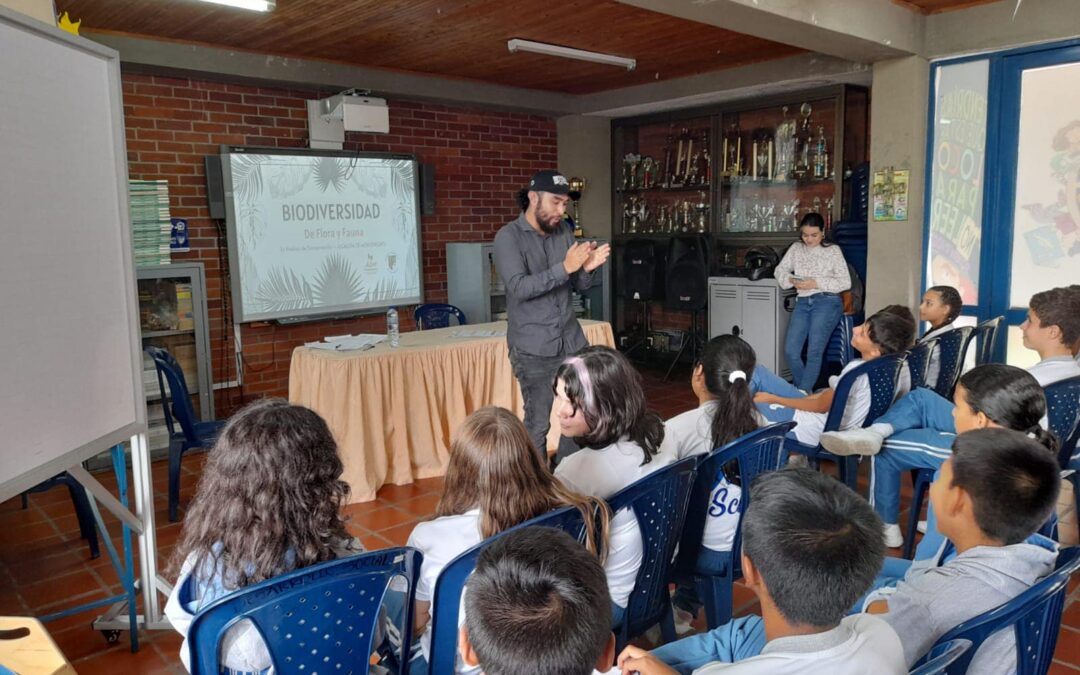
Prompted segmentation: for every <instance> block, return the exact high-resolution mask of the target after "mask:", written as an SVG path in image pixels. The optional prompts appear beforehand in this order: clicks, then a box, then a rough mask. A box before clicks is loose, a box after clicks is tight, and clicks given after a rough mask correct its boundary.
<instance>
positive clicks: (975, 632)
mask: <svg viewBox="0 0 1080 675" xmlns="http://www.w3.org/2000/svg"><path fill="white" fill-rule="evenodd" d="M1078 568H1080V547H1076V546H1073V547H1071V548H1066V549H1062V550H1060V551H1059V552H1058V557H1057V566H1056V569H1055V570H1054V571H1053V572H1052V573H1050V574H1049V575H1047V576H1046V577H1045V578H1043V579H1042V580H1041V581H1039V582H1038V583H1036V584H1035V585H1034V586H1032V587H1031V588H1029V589H1027V590H1026V591H1024V592H1023V593H1021V594H1020V595H1018V596H1016V597H1015V598H1013V599H1012V600H1010V601H1009V602H1006V603H1005V604H1003V605H1001V606H999V607H997V608H995V609H992V610H990V611H989V612H986V613H984V614H981V615H979V616H977V617H975V618H974V619H970V620H968V621H965V622H964V623H962V624H960V625H959V626H957V627H956V628H954V629H952V630H951V631H949V632H948V633H946V634H945V635H943V636H942V637H941V639H939V640H938V641H937V644H939V645H940V644H941V643H943V642H947V641H949V640H955V639H958V638H960V639H964V640H970V641H971V644H972V648H971V649H970V650H968V651H967V652H965V653H964V654H962V655H961V656H960V658H959V659H957V660H956V661H955V662H954V663H953V664H952V665H951V666H949V668H948V669H947V670H946V672H948V673H965V672H967V669H968V666H969V665H970V664H971V659H972V658H973V657H974V656H975V654H976V652H978V650H979V647H980V646H981V645H982V643H983V642H985V641H986V639H987V638H989V637H990V636H991V635H993V634H994V633H996V632H998V631H1000V630H1005V629H1008V628H1010V627H1011V628H1012V629H1013V631H1014V633H1015V635H1016V671H1015V672H1016V673H1017V674H1018V675H1036V674H1040V675H1041V674H1042V673H1045V672H1046V671H1047V670H1048V669H1049V668H1050V662H1051V661H1052V660H1053V658H1054V647H1055V646H1056V645H1057V638H1058V631H1059V629H1060V626H1061V610H1062V608H1063V607H1064V605H1065V595H1066V593H1067V592H1068V585H1069V577H1070V576H1071V575H1072V574H1073V572H1075V571H1076V570H1077V569H1078Z"/></svg>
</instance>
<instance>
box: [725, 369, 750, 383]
mask: <svg viewBox="0 0 1080 675" xmlns="http://www.w3.org/2000/svg"><path fill="white" fill-rule="evenodd" d="M745 379H746V373H744V372H743V371H741V370H733V371H731V374H729V375H728V376H727V381H728V382H730V383H731V384H735V382H736V381H737V380H745Z"/></svg>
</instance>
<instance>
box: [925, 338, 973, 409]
mask: <svg viewBox="0 0 1080 675" xmlns="http://www.w3.org/2000/svg"><path fill="white" fill-rule="evenodd" d="M974 330H975V329H974V328H973V327H971V326H960V327H958V328H953V329H952V330H949V331H945V332H944V333H942V334H941V335H939V336H938V337H937V338H936V339H937V346H938V377H937V382H935V383H934V384H933V385H931V386H930V388H931V389H933V390H934V391H936V392H937V393H938V395H939V396H942V397H944V398H947V399H949V400H950V401H951V400H952V395H953V389H955V388H956V382H957V380H959V379H960V373H961V372H962V371H963V370H964V353H965V349H966V345H967V344H968V342H969V341H970V340H969V337H970V336H971V333H972V332H973V331H974Z"/></svg>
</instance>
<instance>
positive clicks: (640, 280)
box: [619, 239, 664, 300]
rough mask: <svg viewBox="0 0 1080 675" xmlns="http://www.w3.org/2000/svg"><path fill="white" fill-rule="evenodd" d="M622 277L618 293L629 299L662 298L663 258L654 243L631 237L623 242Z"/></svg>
mask: <svg viewBox="0 0 1080 675" xmlns="http://www.w3.org/2000/svg"><path fill="white" fill-rule="evenodd" d="M619 262H620V263H621V271H622V275H621V276H622V279H621V283H620V284H619V294H620V295H622V296H623V297H626V298H630V299H631V300H660V299H662V298H663V295H664V293H663V285H662V284H661V283H659V281H660V279H662V278H663V267H664V259H663V256H662V255H660V254H659V252H658V251H657V250H656V245H655V244H654V243H653V242H652V241H651V240H648V239H631V240H629V241H627V242H626V243H625V244H623V247H622V256H621V259H620V261H619Z"/></svg>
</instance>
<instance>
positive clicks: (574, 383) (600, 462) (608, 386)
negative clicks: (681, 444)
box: [554, 347, 675, 626]
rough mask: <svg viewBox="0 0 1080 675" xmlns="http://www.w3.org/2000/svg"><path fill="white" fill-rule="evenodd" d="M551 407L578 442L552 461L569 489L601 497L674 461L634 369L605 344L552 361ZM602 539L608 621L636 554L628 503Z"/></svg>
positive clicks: (633, 575) (617, 614)
mask: <svg viewBox="0 0 1080 675" xmlns="http://www.w3.org/2000/svg"><path fill="white" fill-rule="evenodd" d="M554 408H555V411H556V413H557V414H558V417H559V426H560V428H561V431H562V435H563V436H566V437H567V438H573V439H574V442H575V443H577V444H578V446H580V447H581V448H582V449H581V450H579V451H578V452H575V453H574V454H572V455H570V456H569V457H567V458H565V459H563V460H562V461H561V462H559V465H558V466H557V467H556V468H555V477H556V478H558V479H559V480H561V481H562V482H563V484H564V485H566V487H568V488H569V489H571V490H573V491H575V492H578V493H580V494H584V495H591V496H593V497H599V498H600V499H609V498H610V497H612V496H613V495H615V493H617V492H618V491H619V490H622V489H623V488H624V487H626V486H628V485H630V484H631V483H633V482H635V481H637V480H638V479H639V478H644V477H645V476H647V475H649V474H650V473H652V472H654V471H656V470H657V469H660V468H663V467H665V466H667V465H668V464H671V463H672V462H674V461H675V456H674V455H672V454H669V453H667V452H661V451H660V450H661V443H662V442H663V440H664V422H663V420H661V419H660V416H659V415H657V414H656V413H654V412H650V411H648V410H647V409H646V408H645V392H644V391H643V390H642V386H641V375H640V374H639V373H638V372H637V370H635V369H634V367H633V366H632V365H630V362H629V361H627V360H626V357H625V356H623V355H622V354H620V353H619V352H617V351H615V350H614V349H611V348H610V347H587V348H586V349H583V350H582V351H581V352H580V353H579V354H578V355H577V356H571V357H570V358H568V359H566V361H564V362H563V364H562V365H561V366H559V370H558V371H557V372H556V374H555V406H554ZM608 544H609V545H608V548H607V559H606V560H605V562H604V570H605V571H606V572H607V578H608V589H609V590H610V592H611V602H612V605H613V606H612V621H613V626H619V625H620V624H621V623H622V618H623V615H624V613H625V611H626V605H627V603H628V602H629V600H630V593H631V592H633V590H634V583H635V581H636V579H637V573H638V569H640V568H641V561H642V557H643V550H642V541H641V530H640V529H639V528H638V524H637V518H636V517H635V516H634V514H633V512H632V511H631V510H630V509H629V508H626V509H622V510H620V511H619V512H618V513H616V514H615V516H614V517H613V518H612V521H611V535H610V538H609V542H608Z"/></svg>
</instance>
